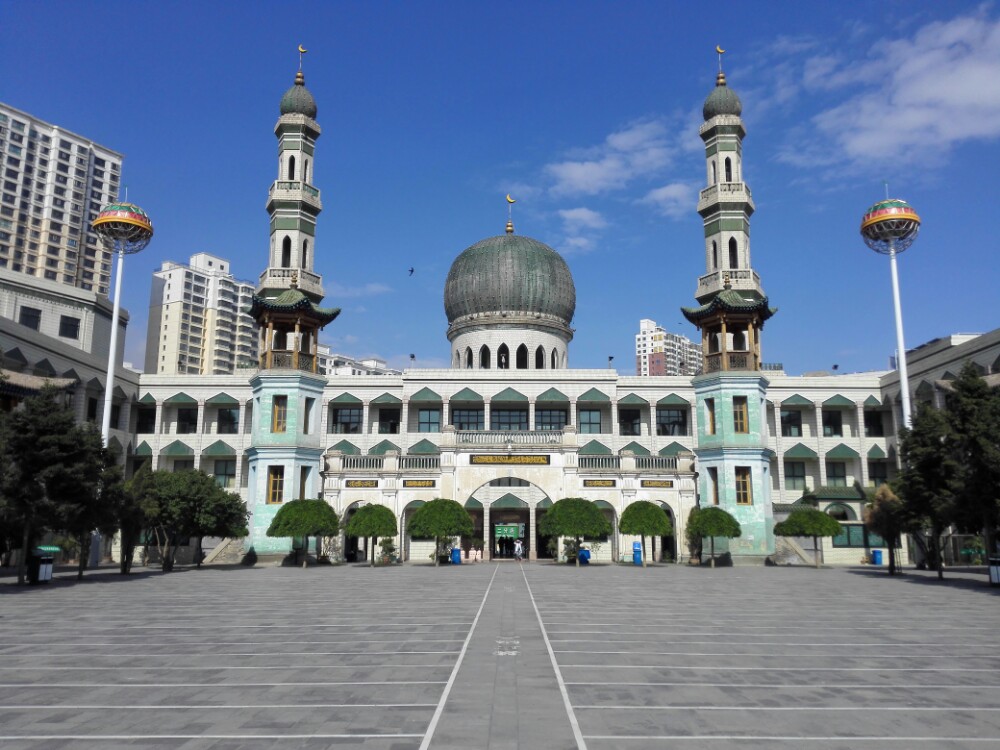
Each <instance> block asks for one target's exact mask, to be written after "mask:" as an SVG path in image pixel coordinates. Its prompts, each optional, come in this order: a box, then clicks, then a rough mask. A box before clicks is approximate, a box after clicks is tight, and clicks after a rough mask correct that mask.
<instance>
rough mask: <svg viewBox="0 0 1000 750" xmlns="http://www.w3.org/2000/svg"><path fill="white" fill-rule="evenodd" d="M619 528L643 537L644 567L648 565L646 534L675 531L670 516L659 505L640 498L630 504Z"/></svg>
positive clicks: (656, 534)
mask: <svg viewBox="0 0 1000 750" xmlns="http://www.w3.org/2000/svg"><path fill="white" fill-rule="evenodd" d="M618 530H619V531H621V532H622V533H623V534H638V535H639V536H640V537H642V567H644V568H645V567H646V535H647V534H648V535H649V536H667V535H668V534H672V533H673V532H674V527H673V524H671V523H670V516H668V515H667V514H666V512H665V511H664V510H663V508H661V507H660V506H659V505H656V504H655V503H651V502H649V501H648V500H638V501H636V502H634V503H632V504H631V505H629V506H628V507H627V508H626V509H625V510H624V512H623V513H622V518H621V521H619V522H618Z"/></svg>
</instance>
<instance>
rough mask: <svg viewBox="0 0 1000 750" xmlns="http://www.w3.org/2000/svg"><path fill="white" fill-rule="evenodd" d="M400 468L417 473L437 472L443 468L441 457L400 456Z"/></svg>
mask: <svg viewBox="0 0 1000 750" xmlns="http://www.w3.org/2000/svg"><path fill="white" fill-rule="evenodd" d="M399 468H400V469H403V470H404V471H406V470H416V471H437V470H438V469H440V468H441V457H440V456H400V457H399Z"/></svg>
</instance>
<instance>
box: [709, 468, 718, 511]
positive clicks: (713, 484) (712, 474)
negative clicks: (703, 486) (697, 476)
mask: <svg viewBox="0 0 1000 750" xmlns="http://www.w3.org/2000/svg"><path fill="white" fill-rule="evenodd" d="M708 500H709V502H710V503H711V504H712V505H718V504H719V470H718V469H717V468H715V467H714V466H709V467H708Z"/></svg>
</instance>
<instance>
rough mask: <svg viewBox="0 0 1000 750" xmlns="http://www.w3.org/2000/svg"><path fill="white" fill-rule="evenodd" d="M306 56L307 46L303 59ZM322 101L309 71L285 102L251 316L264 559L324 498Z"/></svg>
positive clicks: (256, 485)
mask: <svg viewBox="0 0 1000 750" xmlns="http://www.w3.org/2000/svg"><path fill="white" fill-rule="evenodd" d="M304 52H305V50H304V49H303V48H302V47H299V53H300V55H301V54H302V53H304ZM315 117H316V102H315V100H313V97H312V94H310V93H309V91H308V90H307V89H306V87H305V79H304V77H303V75H302V70H301V57H300V63H299V72H298V73H297V74H296V76H295V84H294V85H293V86H292V87H291V88H290V89H289V90H288V91H287V92H285V95H284V96H283V97H282V98H281V116H280V117H279V118H278V124H277V126H276V127H275V129H274V132H275V134H276V135H277V136H278V154H279V156H278V179H277V180H275V182H274V184H273V185H272V186H271V190H270V192H269V193H268V200H267V211H268V214H270V217H271V248H270V254H269V263H268V267H267V270H265V271H264V273H263V274H261V277H260V284H259V286H258V287H257V291H256V293H255V294H254V296H253V300H252V303H251V306H250V309H249V310H248V312H249V313H250V315H252V316H253V318H254V319H255V320H256V321H257V327H258V330H259V335H260V346H259V350H260V361H259V362H258V367H259V369H258V371H257V373H256V374H254V376H253V377H252V378H251V379H250V387H251V388H252V390H253V403H254V410H253V412H254V413H253V424H252V436H251V444H250V445H251V447H250V448H249V449H248V451H247V464H248V466H247V475H248V492H247V499H248V502H247V507H248V508H249V509H250V512H251V517H250V535H249V536H248V537H247V541H246V545H247V548H248V551H249V550H250V549H252V550H253V551H254V552H255V553H256V554H258V555H262V554H272V555H284V554H285V553H287V552H288V550H289V545H290V542H289V540H288V539H283V538H276V539H272V538H270V537H268V536H267V529H268V527H269V526H270V524H271V521H272V520H273V518H274V515H275V513H277V512H278V509H279V508H281V506H282V505H283V504H284V503H287V502H289V501H291V500H298V499H305V498H310V499H312V498H316V497H320V496H322V477H321V475H320V471H321V468H322V458H323V447H322V445H321V439H320V434H319V426H320V423H321V411H322V408H323V407H322V405H323V388H324V387H325V386H326V378H325V377H323V375H322V374H320V373H319V372H318V366H317V365H318V357H317V345H318V343H319V332H320V330H322V328H323V327H324V326H326V325H327V324H328V323H330V322H332V321H333V320H334V319H335V318H336V317H337V316H338V315H339V314H340V310H339V309H337V308H325V307H320V306H319V303H320V302H322V299H323V284H322V279H321V278H320V276H319V275H318V274H316V273H315V272H314V271H313V260H314V258H315V247H314V244H313V242H314V240H315V237H316V218H317V216H319V213H320V209H321V208H322V206H321V204H320V200H319V190H317V189H316V188H315V187H313V186H312V184H311V180H312V170H313V165H312V162H313V154H314V149H315V144H316V138H318V137H319V132H320V130H319V125H318V124H317V123H316V120H315Z"/></svg>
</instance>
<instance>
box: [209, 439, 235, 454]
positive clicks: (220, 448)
mask: <svg viewBox="0 0 1000 750" xmlns="http://www.w3.org/2000/svg"><path fill="white" fill-rule="evenodd" d="M201 455H203V456H235V455H236V451H235V450H234V449H233V446H231V445H229V444H228V443H226V442H224V441H222V440H216V441H215V442H214V443H212V444H211V445H210V446H208V447H207V448H206V449H205V450H203V451H202V452H201Z"/></svg>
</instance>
